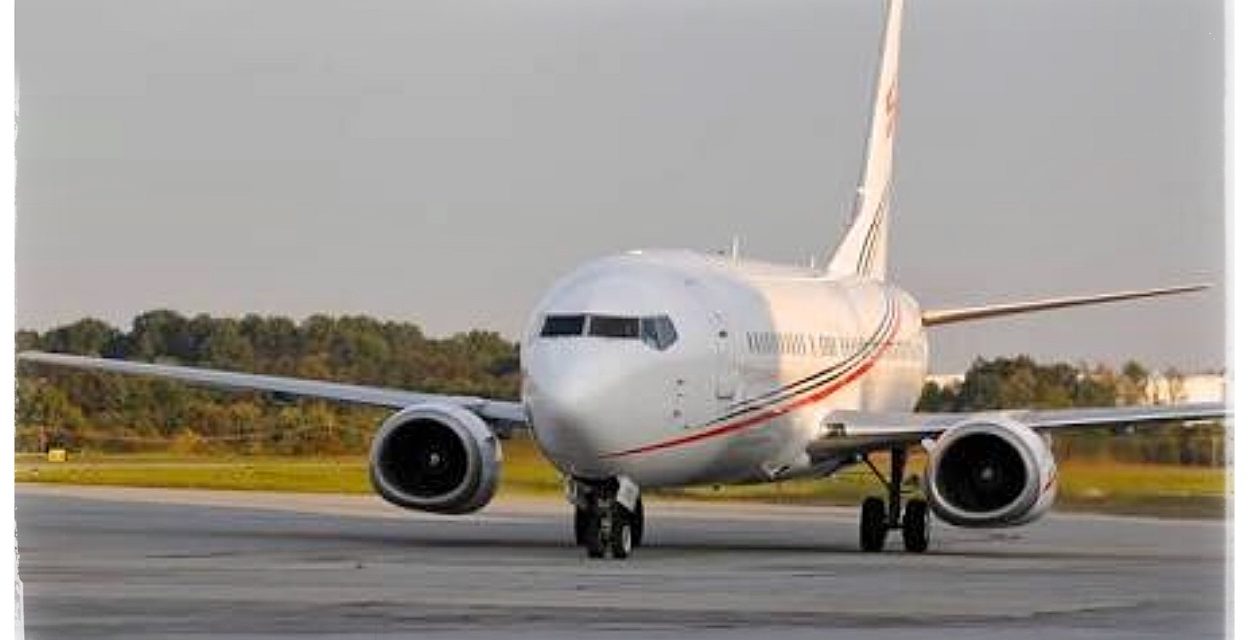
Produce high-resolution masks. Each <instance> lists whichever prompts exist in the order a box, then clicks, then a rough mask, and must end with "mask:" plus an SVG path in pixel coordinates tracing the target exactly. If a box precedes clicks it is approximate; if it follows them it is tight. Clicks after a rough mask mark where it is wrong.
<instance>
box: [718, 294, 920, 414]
mask: <svg viewBox="0 0 1249 640" xmlns="http://www.w3.org/2000/svg"><path fill="white" fill-rule="evenodd" d="M896 307H897V305H896V303H895V302H894V300H893V297H892V296H888V295H886V303H885V316H884V319H883V320H882V322H881V323H880V325H879V326H878V327H876V331H874V332H873V333H872V335H871V337H869V338H868V339H867V340H866V341H865V342H864V344H863V348H862V349H860V350H859V351H857V352H855V353H854V354H853V355H851V356H850V357H848V358H846V359H845V360H842V361H841V362H838V363H837V364H834V365H833V366H831V367H828V368H826V369H823V370H821V371H818V372H816V373H813V374H811V375H809V376H807V377H805V378H802V379H801V380H797V381H794V382H791V383H789V384H787V385H785V386H783V387H780V388H779V389H774V390H772V391H769V392H767V393H764V394H762V395H759V396H755V397H754V398H751V399H749V400H743V401H741V402H738V403H736V404H735V405H733V406H731V407H730V409H731V411H730V412H729V413H727V414H725V415H722V416H720V417H718V418H715V419H714V420H710V421H708V422H706V423H704V424H703V425H701V426H707V425H710V424H715V423H717V422H720V421H723V420H728V419H730V418H736V417H738V416H741V415H744V414H747V413H750V412H752V411H757V410H759V409H763V408H766V407H767V406H769V405H772V404H776V403H777V402H784V401H785V400H788V399H790V398H792V397H794V396H796V395H800V394H802V393H805V392H807V391H809V390H811V389H814V388H816V387H819V386H821V385H823V384H824V383H825V382H827V381H828V380H830V379H832V378H836V377H837V376H840V375H842V374H843V373H845V371H846V370H848V369H850V368H853V367H854V366H855V365H857V364H858V363H859V362H861V361H862V360H863V359H864V358H865V357H867V356H868V355H869V354H871V352H872V350H873V349H874V348H875V347H876V346H877V345H878V344H879V341H880V340H881V338H883V337H884V335H885V334H887V333H888V330H889V328H890V327H892V326H893V323H894V322H895V321H897V318H896V316H897V315H898V313H897V308H896ZM747 404H749V405H752V406H742V405H747ZM738 407H740V408H738Z"/></svg>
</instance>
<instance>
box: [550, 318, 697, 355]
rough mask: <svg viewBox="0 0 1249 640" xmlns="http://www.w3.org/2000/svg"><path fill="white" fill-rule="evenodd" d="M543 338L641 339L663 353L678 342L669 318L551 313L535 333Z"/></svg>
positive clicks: (674, 327)
mask: <svg viewBox="0 0 1249 640" xmlns="http://www.w3.org/2000/svg"><path fill="white" fill-rule="evenodd" d="M538 335H539V336H541V337H543V338H568V337H595V338H614V339H621V340H641V341H642V342H643V343H645V344H646V345H647V346H649V347H651V348H652V349H658V350H659V351H663V350H664V349H667V348H668V347H670V346H672V345H673V343H675V342H676V341H677V337H678V336H677V329H676V326H674V325H673V324H672V319H671V318H669V317H668V316H666V315H662V316H646V317H641V318H639V317H631V316H601V315H591V314H553V315H549V316H547V317H546V319H545V320H543V322H542V330H541V331H540V332H539V333H538Z"/></svg>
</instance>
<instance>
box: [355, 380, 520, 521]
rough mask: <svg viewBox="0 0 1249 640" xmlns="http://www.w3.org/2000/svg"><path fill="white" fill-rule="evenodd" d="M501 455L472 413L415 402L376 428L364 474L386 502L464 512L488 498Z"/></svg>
mask: <svg viewBox="0 0 1249 640" xmlns="http://www.w3.org/2000/svg"><path fill="white" fill-rule="evenodd" d="M502 458H503V454H502V451H501V450H500V448H499V441H498V439H497V438H496V437H495V435H494V432H493V431H491V429H490V427H489V426H487V425H486V423H485V422H483V421H482V419H481V418H480V417H478V416H477V414H475V413H473V412H471V411H468V410H466V409H463V408H461V407H458V406H455V405H450V404H440V403H431V404H419V405H413V406H411V407H408V408H406V409H403V410H402V411H399V412H397V413H395V414H394V415H392V416H390V417H389V418H387V419H386V421H385V422H383V423H382V425H381V427H379V428H378V430H377V434H376V435H374V436H373V445H372V448H371V450H370V452H369V478H370V480H372V481H373V488H374V489H376V490H377V492H378V494H380V495H381V496H382V498H385V499H386V501H387V502H390V503H392V504H396V505H399V506H401V507H404V508H407V509H416V510H420V511H433V512H436V513H468V512H470V511H476V510H477V509H480V508H482V507H483V506H485V504H486V503H487V502H489V501H490V499H491V498H492V497H494V492H495V489H496V488H497V487H498V484H499V463H500V462H501V461H502Z"/></svg>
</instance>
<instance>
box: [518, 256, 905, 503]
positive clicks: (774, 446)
mask: <svg viewBox="0 0 1249 640" xmlns="http://www.w3.org/2000/svg"><path fill="white" fill-rule="evenodd" d="M553 317H554V318H555V320H551V321H550V325H549V327H548V319H550V318H553ZM642 318H646V319H655V318H662V319H668V320H669V321H670V323H671V324H670V326H671V327H673V328H674V329H675V333H676V335H675V340H671V337H670V336H669V341H670V343H667V342H668V341H664V340H660V341H658V342H657V341H656V340H654V339H653V336H649V334H647V335H643V336H638V335H637V334H636V333H635V329H632V328H630V327H636V326H637V325H636V324H629V323H630V322H635V321H637V320H638V319H642ZM578 321H583V322H584V325H583V327H582V329H581V331H579V332H578V331H577V329H576V326H577V325H576V324H575V323H576V322H578ZM642 326H643V329H642V332H643V334H646V331H647V329H648V328H653V326H654V323H653V322H652V323H651V324H649V325H642ZM569 327H572V329H571V330H569ZM548 328H549V329H550V330H549V331H548ZM544 333H547V334H548V335H543V334H544ZM661 334H662V331H661ZM927 362H928V344H927V340H926V338H925V334H924V330H923V327H922V325H921V321H920V312H919V307H918V305H917V304H916V303H915V301H914V299H913V298H911V297H910V296H909V295H907V294H906V293H905V292H903V291H901V290H900V289H898V288H896V287H893V286H891V285H889V284H887V283H882V282H877V281H872V280H865V279H858V278H851V279H828V278H827V277H825V276H824V275H823V274H822V273H821V272H816V271H814V270H808V269H801V268H795V267H786V266H778V265H771V264H765V263H759V262H749V261H744V260H741V261H739V260H735V259H729V258H725V257H719V256H709V255H703V254H697V253H693V252H682V251H658V252H652V251H646V252H632V253H628V254H623V255H619V256H613V257H609V258H604V259H600V260H596V261H593V262H590V263H588V264H586V265H584V266H582V267H581V268H579V269H577V270H575V271H573V272H572V273H571V274H569V275H568V276H567V277H565V278H563V279H561V280H560V281H559V282H557V283H556V284H555V286H554V287H553V288H552V289H551V291H550V292H549V293H548V294H547V295H546V297H545V298H543V300H542V301H541V303H540V304H539V305H538V308H537V310H536V311H535V313H534V315H533V318H532V319H531V320H530V323H529V326H528V328H527V329H526V331H525V334H524V335H523V337H522V344H521V367H522V372H523V376H524V382H523V386H522V401H523V402H524V405H525V407H526V410H527V411H528V412H529V415H530V418H531V424H532V426H533V430H534V434H535V435H536V438H537V441H538V444H539V446H540V447H541V449H542V451H543V453H545V454H546V456H547V457H548V458H550V460H551V462H552V463H554V464H555V465H556V466H557V467H559V468H560V470H562V471H563V472H565V473H567V474H569V475H572V476H576V477H581V478H601V477H606V476H615V475H623V476H627V477H629V478H630V479H632V480H633V481H634V482H636V483H638V484H639V485H641V486H643V487H654V486H671V485H683V484H700V483H732V482H760V481H769V480H777V479H781V478H789V477H794V476H800V475H807V474H812V473H821V472H828V471H831V470H832V469H833V468H835V467H836V466H838V465H839V464H841V463H844V462H845V461H844V460H812V459H811V458H809V457H808V456H807V453H806V450H807V445H808V444H810V443H811V442H812V441H813V440H814V439H815V438H817V437H818V436H819V435H820V433H821V422H822V419H823V418H824V417H825V416H827V415H828V413H829V412H830V411H832V410H836V409H839V410H862V411H874V412H907V411H911V410H912V409H913V407H914V405H915V402H916V400H917V399H918V397H919V393H920V390H921V388H922V386H923V379H924V375H925V373H926V370H927Z"/></svg>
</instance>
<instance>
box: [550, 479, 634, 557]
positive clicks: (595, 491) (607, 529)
mask: <svg viewBox="0 0 1249 640" xmlns="http://www.w3.org/2000/svg"><path fill="white" fill-rule="evenodd" d="M568 501H569V502H571V503H572V504H573V508H574V509H575V512H574V517H573V530H574V534H575V536H576V539H577V544H578V545H580V546H582V547H585V552H586V555H587V556H589V557H591V558H602V557H604V556H605V555H607V553H609V552H610V553H611V556H612V557H613V558H617V559H624V558H627V557H629V554H631V553H632V552H633V548H634V547H635V546H637V545H638V544H640V543H641V541H642V528H643V527H642V524H643V512H642V496H641V494H640V492H639V491H638V487H637V485H635V484H633V482H631V481H630V480H629V479H628V478H623V477H621V478H610V479H607V480H599V481H584V480H575V479H570V480H569V483H568Z"/></svg>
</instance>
